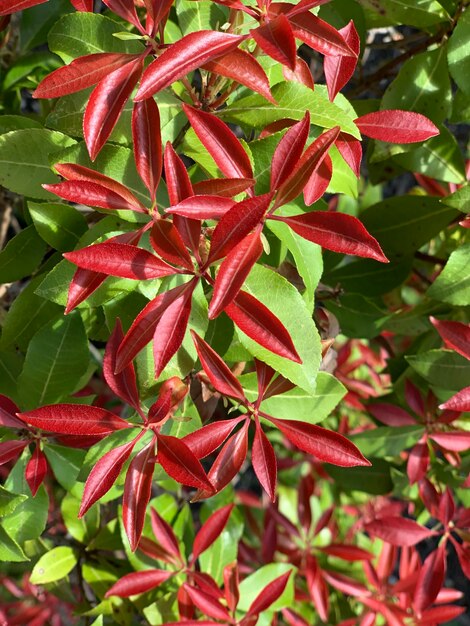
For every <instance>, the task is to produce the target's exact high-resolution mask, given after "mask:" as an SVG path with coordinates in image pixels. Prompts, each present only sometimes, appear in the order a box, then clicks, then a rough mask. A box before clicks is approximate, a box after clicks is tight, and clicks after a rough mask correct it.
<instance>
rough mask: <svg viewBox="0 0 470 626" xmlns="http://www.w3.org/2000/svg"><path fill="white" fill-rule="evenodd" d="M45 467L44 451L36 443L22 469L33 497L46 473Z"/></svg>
mask: <svg viewBox="0 0 470 626" xmlns="http://www.w3.org/2000/svg"><path fill="white" fill-rule="evenodd" d="M47 467H48V466H47V459H46V457H45V455H44V452H43V451H42V450H41V448H40V447H39V445H38V444H36V447H35V448H34V452H33V454H32V455H31V458H30V459H29V461H28V463H27V465H26V468H25V470H24V477H25V480H26V482H27V483H28V486H29V488H30V489H31V493H32V494H33V497H34V496H35V495H36V493H37V490H38V489H39V487H40V485H41V484H42V481H43V480H44V477H45V476H46V474H47Z"/></svg>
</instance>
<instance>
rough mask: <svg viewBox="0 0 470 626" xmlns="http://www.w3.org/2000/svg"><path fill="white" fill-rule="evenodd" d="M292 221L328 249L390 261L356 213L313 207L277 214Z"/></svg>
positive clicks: (298, 230)
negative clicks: (288, 215)
mask: <svg viewBox="0 0 470 626" xmlns="http://www.w3.org/2000/svg"><path fill="white" fill-rule="evenodd" d="M272 219H277V220H279V221H281V222H284V223H286V224H288V225H289V226H290V227H291V228H292V230H293V231H294V232H296V233H297V234H298V235H300V236H301V237H303V238H304V239H307V240H308V241H313V243H317V244H319V245H320V246H322V247H323V248H326V249H327V250H333V252H339V253H341V254H354V255H356V256H361V257H365V258H368V259H374V260H376V261H380V262H381V263H388V259H387V257H386V256H385V255H384V253H383V252H382V248H381V247H380V245H379V243H378V242H377V240H376V239H375V238H374V237H372V235H370V234H369V233H368V232H367V230H366V229H365V227H364V226H363V225H362V223H361V222H360V221H359V220H358V219H357V217H354V216H352V215H346V214H344V213H336V212H330V211H311V212H310V213H302V214H301V215H295V216H293V217H276V216H275V217H273V218H272Z"/></svg>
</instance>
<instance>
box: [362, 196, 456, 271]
mask: <svg viewBox="0 0 470 626" xmlns="http://www.w3.org/2000/svg"><path fill="white" fill-rule="evenodd" d="M456 215H457V213H456V211H455V210H452V209H450V208H447V207H443V206H442V204H441V202H440V199H439V198H437V197H430V196H401V197H394V198H388V199H387V200H384V201H383V202H379V203H378V204H375V205H374V206H371V207H369V208H368V209H366V210H365V211H364V212H363V213H361V216H360V218H361V221H362V223H363V224H364V226H365V227H366V228H367V230H368V231H369V232H370V234H371V235H373V236H374V237H375V238H376V239H377V240H378V241H379V243H380V245H381V246H382V249H383V251H384V253H385V254H386V256H387V257H388V258H390V259H391V260H393V259H396V260H399V259H402V258H403V257H406V256H409V255H411V254H412V253H414V252H415V251H416V250H418V249H419V248H420V247H421V246H422V245H424V244H425V243H427V242H428V241H429V240H430V239H432V238H433V237H435V236H436V235H438V234H439V233H440V231H441V230H443V229H444V228H445V227H446V226H447V225H448V224H449V223H450V222H451V221H452V220H453V219H454V218H455V217H456Z"/></svg>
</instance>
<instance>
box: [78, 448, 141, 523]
mask: <svg viewBox="0 0 470 626" xmlns="http://www.w3.org/2000/svg"><path fill="white" fill-rule="evenodd" d="M137 441H138V438H135V439H133V440H132V441H130V442H129V443H125V444H123V445H122V446H118V447H117V448H114V449H113V450H110V451H109V452H107V453H106V454H105V455H103V456H102V457H101V459H99V461H98V462H97V463H96V465H95V466H94V467H93V469H92V470H91V472H90V474H89V475H88V478H87V480H86V483H85V489H84V491H83V496H82V502H81V504H80V511H79V513H78V517H82V516H83V515H85V513H86V512H87V511H88V509H89V508H90V507H91V506H92V505H93V504H94V503H95V502H97V501H98V500H99V499H100V498H102V497H103V496H104V494H105V493H107V492H108V491H109V490H110V489H111V487H112V486H113V485H114V483H115V481H116V479H117V477H118V476H119V474H120V473H121V470H122V468H123V466H124V463H125V462H126V461H127V459H128V458H129V456H130V454H131V452H132V450H133V449H134V446H135V444H136V443H137Z"/></svg>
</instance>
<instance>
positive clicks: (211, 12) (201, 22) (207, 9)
mask: <svg viewBox="0 0 470 626" xmlns="http://www.w3.org/2000/svg"><path fill="white" fill-rule="evenodd" d="M176 14H177V16H178V24H179V27H180V29H181V32H182V33H183V35H187V34H188V33H194V32H196V31H199V30H213V29H214V28H215V26H216V24H218V25H219V26H221V25H222V24H224V23H225V22H226V21H227V20H226V17H225V14H224V13H223V11H221V9H220V8H219V7H218V6H217V5H216V4H214V3H213V2H209V1H208V0H202V1H200V2H189V1H188V0H179V2H177V4H176Z"/></svg>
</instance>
